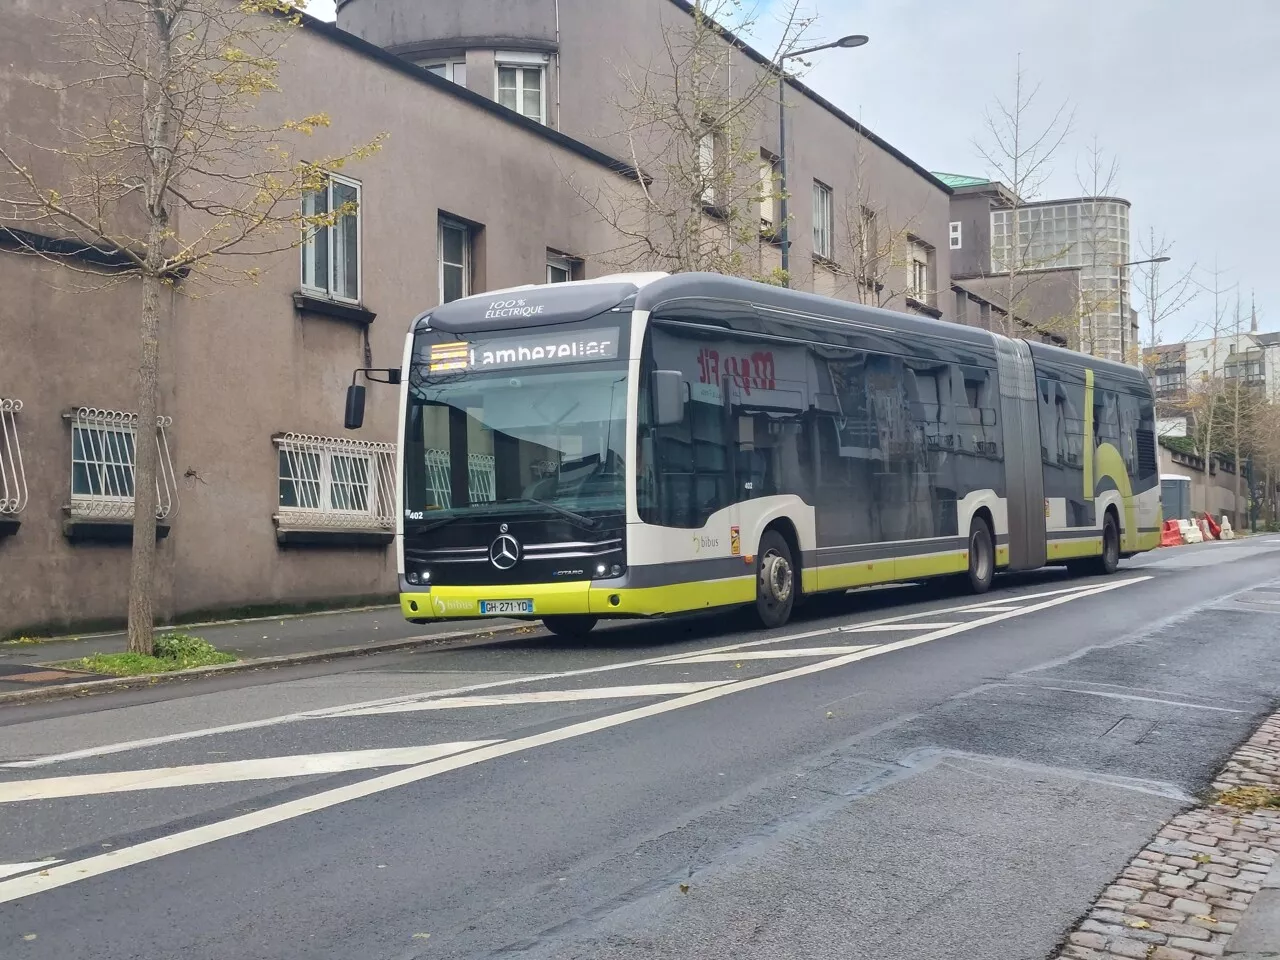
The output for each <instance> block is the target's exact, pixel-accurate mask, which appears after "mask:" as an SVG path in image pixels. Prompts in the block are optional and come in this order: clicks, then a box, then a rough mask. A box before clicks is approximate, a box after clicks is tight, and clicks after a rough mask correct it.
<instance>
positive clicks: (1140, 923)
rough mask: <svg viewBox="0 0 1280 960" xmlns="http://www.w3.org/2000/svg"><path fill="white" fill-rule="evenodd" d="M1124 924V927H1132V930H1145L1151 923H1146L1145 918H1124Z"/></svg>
mask: <svg viewBox="0 0 1280 960" xmlns="http://www.w3.org/2000/svg"><path fill="white" fill-rule="evenodd" d="M1124 925H1125V926H1126V927H1132V928H1133V929H1134V930H1146V929H1148V928H1149V927H1150V926H1151V924H1149V923H1147V921H1145V920H1126V921H1125V922H1124Z"/></svg>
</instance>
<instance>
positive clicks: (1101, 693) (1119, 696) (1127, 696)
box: [1034, 683, 1250, 713]
mask: <svg viewBox="0 0 1280 960" xmlns="http://www.w3.org/2000/svg"><path fill="white" fill-rule="evenodd" d="M1034 686H1037V687H1039V688H1040V689H1041V690H1055V691H1057V692H1058V693H1078V694H1081V695H1082V696H1086V697H1105V698H1106V699H1108V700H1138V701H1140V702H1142V703H1162V704H1165V705H1167V706H1170V707H1189V708H1191V709H1192V710H1209V711H1212V712H1214V713H1249V712H1250V711H1248V710H1233V709H1232V708H1231V707H1210V706H1206V705H1205V704H1203V703H1187V702H1186V701H1185V700H1165V699H1163V698H1161V697H1141V696H1138V694H1136V693H1111V692H1110V691H1106V690H1078V689H1076V688H1074V687H1050V686H1045V685H1043V684H1039V683H1037V684H1034Z"/></svg>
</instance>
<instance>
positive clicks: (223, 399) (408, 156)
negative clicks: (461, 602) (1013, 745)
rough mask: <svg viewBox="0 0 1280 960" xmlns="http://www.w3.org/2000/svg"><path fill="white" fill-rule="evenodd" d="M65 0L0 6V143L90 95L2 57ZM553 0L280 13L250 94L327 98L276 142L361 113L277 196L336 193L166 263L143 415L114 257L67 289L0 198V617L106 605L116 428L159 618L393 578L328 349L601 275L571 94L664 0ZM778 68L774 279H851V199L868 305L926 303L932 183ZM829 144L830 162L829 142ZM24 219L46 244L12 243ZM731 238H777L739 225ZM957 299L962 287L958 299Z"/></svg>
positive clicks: (578, 98)
mask: <svg viewBox="0 0 1280 960" xmlns="http://www.w3.org/2000/svg"><path fill="white" fill-rule="evenodd" d="M90 6H91V5H90V3H89V0H45V2H43V3H41V4H38V5H37V4H19V5H18V6H17V8H16V9H15V8H13V7H12V6H10V7H8V8H6V9H5V10H4V12H3V13H0V24H2V27H3V28H2V29H0V89H3V90H5V93H6V100H5V110H4V111H3V112H2V113H0V138H3V140H4V142H5V143H6V144H12V143H15V142H24V141H25V142H30V143H34V144H41V143H49V142H51V140H53V139H54V138H56V136H57V131H56V130H55V129H54V127H53V125H52V124H53V120H54V118H57V119H58V121H59V122H60V123H62V124H64V125H65V124H72V123H76V122H81V120H79V119H78V118H88V117H92V116H94V115H95V114H96V115H101V112H100V110H99V106H100V105H97V104H95V102H94V101H93V99H92V96H91V95H90V94H80V95H77V96H71V95H61V96H60V95H54V94H51V92H50V90H49V89H48V87H47V86H44V87H42V86H40V85H38V84H36V83H33V82H32V80H31V78H32V77H33V76H40V75H41V71H47V70H48V65H49V64H53V63H58V62H61V61H65V60H66V59H67V57H66V54H65V51H64V50H61V49H59V48H58V41H57V39H56V36H57V32H56V30H54V29H52V28H51V21H57V20H63V21H65V20H68V19H70V18H71V17H72V16H73V15H75V14H76V13H77V12H84V11H86V10H88V9H89V7H90ZM558 6H559V12H560V20H559V23H560V26H561V30H560V31H559V33H558V34H557V33H556V32H555V31H554V29H553V27H554V24H555V22H556V21H555V19H554V16H555V12H556V8H557V5H556V4H555V3H554V2H553V0H546V2H537V3H534V2H523V0H520V2H516V0H504V2H502V3H488V2H480V0H477V2H474V3H466V4H459V3H452V2H451V3H443V2H440V3H436V2H418V3H408V2H400V0H379V2H377V3H374V2H372V0H347V2H346V3H344V4H343V5H342V8H341V16H342V23H343V24H344V25H346V26H349V27H351V28H352V29H353V30H358V31H359V32H361V33H363V34H364V35H366V36H368V37H369V38H370V40H372V41H374V42H367V41H366V40H363V39H361V38H360V37H357V36H353V35H352V34H349V33H346V32H344V31H342V30H340V29H338V28H336V27H334V26H332V25H328V24H322V23H319V22H316V21H310V20H308V21H307V22H306V23H305V25H304V26H303V27H302V28H301V29H300V30H299V31H298V32H297V35H296V36H293V37H291V38H290V40H289V43H288V44H287V46H286V47H285V49H284V51H283V60H282V66H281V76H280V88H281V93H280V94H279V95H278V97H276V98H274V99H270V98H269V99H270V102H271V104H272V106H271V109H273V110H278V111H279V112H280V113H281V115H285V116H300V115H305V114H308V113H311V112H314V111H316V110H324V111H325V112H327V113H328V114H329V115H330V116H331V118H332V126H331V127H329V128H327V129H318V130H317V131H316V132H315V133H314V135H313V136H312V137H310V138H308V139H307V140H306V145H305V148H303V149H306V150H309V151H315V152H316V154H328V153H337V152H341V151H342V150H344V149H346V148H347V147H349V146H351V145H353V144H359V143H367V142H369V141H371V140H372V139H374V138H375V137H377V136H378V135H379V134H382V133H390V136H389V138H388V139H387V140H386V142H385V145H384V147H383V149H382V150H381V152H379V153H377V154H376V155H374V156H373V157H371V158H369V159H366V160H363V161H360V162H358V163H354V164H351V165H349V166H348V167H347V168H345V169H344V170H343V171H342V175H341V176H334V177H333V178H331V181H330V182H329V184H328V185H327V187H326V189H325V190H324V191H321V192H320V193H318V194H316V195H314V196H311V197H309V198H308V199H307V201H306V203H307V204H308V205H309V206H308V209H309V210H319V209H338V208H339V207H341V206H342V205H343V204H345V203H348V202H351V203H353V204H354V205H355V212H353V213H350V214H348V215H345V216H343V217H341V218H339V220H338V222H337V223H335V224H334V226H333V227H332V228H330V229H327V230H325V231H322V232H321V233H320V234H319V235H318V236H317V237H315V238H314V239H313V240H311V241H310V242H308V243H307V244H306V245H304V247H303V249H302V250H301V251H299V250H290V251H286V252H284V253H280V254H272V255H270V256H267V257H264V258H263V259H262V261H261V262H260V263H259V264H257V266H259V267H260V269H261V274H260V276H259V277H258V279H257V282H256V283H255V284H242V285H236V286H232V287H228V288H222V289H217V290H200V289H199V288H198V287H196V286H194V285H193V286H191V287H190V291H188V289H186V288H184V287H183V286H182V284H179V287H178V289H177V290H175V292H174V294H173V295H172V296H171V297H170V298H169V299H168V300H167V301H166V303H165V304H164V305H163V317H162V328H161V336H160V342H161V374H160V414H161V415H160V417H159V419H158V421H157V423H156V424H154V425H152V424H149V423H148V424H141V423H139V422H138V418H137V416H136V415H135V414H134V413H133V412H132V411H133V410H134V408H135V397H136V388H135V385H134V371H135V370H136V364H137V353H138V324H137V317H138V312H139V303H140V294H139V291H138V287H137V285H136V282H125V283H119V284H110V285H107V286H105V287H102V286H101V285H94V284H90V286H91V287H93V289H90V290H88V291H87V292H86V291H85V289H84V284H82V283H79V282H77V279H76V278H81V279H83V277H84V274H74V273H72V272H70V271H68V269H67V266H68V265H70V266H73V267H75V268H77V269H79V270H82V271H89V274H90V277H92V274H93V273H94V272H97V273H99V274H100V275H101V276H102V277H104V278H107V279H110V278H111V277H112V276H114V274H113V273H112V271H114V270H116V269H118V268H119V266H120V264H119V261H118V259H113V257H112V255H111V252H110V251H105V252H103V251H94V250H86V249H85V248H84V247H83V246H74V245H68V244H61V245H60V243H59V241H60V239H62V238H59V237H56V236H52V237H50V236H43V235H40V234H39V233H38V232H34V233H22V232H21V231H19V230H17V229H6V228H14V227H15V226H17V225H16V224H15V223H13V222H12V221H11V222H7V223H6V222H3V221H0V289H3V290H4V291H5V296H4V297H3V298H0V583H2V584H3V586H2V588H0V592H2V596H0V636H5V635H9V634H13V633H20V632H37V631H56V630H64V629H72V628H82V627H84V626H87V625H92V624H102V623H107V622H118V621H119V620H120V619H121V618H122V616H123V612H124V609H125V603H124V597H125V593H126V588H127V581H128V568H129V556H128V554H129V547H128V544H129V540H130V537H131V524H130V521H131V518H132V515H133V502H132V501H133V468H132V463H133V451H134V450H135V449H136V445H137V444H138V443H152V442H154V443H156V444H157V449H158V451H159V454H160V462H161V476H160V479H159V485H158V486H159V493H160V509H159V511H158V513H159V531H158V532H159V535H160V538H161V539H160V547H159V550H160V554H159V571H160V572H159V574H158V586H157V591H158V613H159V614H160V615H161V616H163V617H165V618H175V617H179V616H189V615H193V614H197V613H212V612H216V611H227V610H241V611H243V610H246V609H251V608H258V607H263V608H278V607H280V606H282V605H289V606H298V605H304V604H311V603H314V604H326V605H328V604H337V603H340V602H343V601H351V600H356V599H368V598H373V597H380V596H386V595H389V594H391V593H393V592H394V590H395V587H396V583H395V574H394V569H395V562H394V554H393V552H392V550H391V549H390V543H391V540H392V531H393V529H394V511H393V504H394V489H395V483H396V479H395V476H394V471H393V470H392V468H391V463H392V462H393V459H392V456H391V454H392V451H393V449H394V444H395V443H396V440H397V437H396V424H397V403H396V399H397V398H396V396H395V392H394V391H393V390H391V389H389V388H383V389H381V390H379V389H378V388H377V387H373V388H371V390H370V394H369V412H368V417H367V420H366V426H365V429H364V430H363V431H362V432H361V433H360V434H359V435H358V437H359V438H358V439H356V438H355V437H354V436H353V435H349V434H344V433H343V431H342V429H341V424H342V403H343V393H344V389H345V387H346V385H347V384H348V383H349V382H350V380H351V375H352V371H353V370H354V369H355V368H358V367H365V366H370V365H386V366H392V365H397V364H398V361H399V358H400V357H401V353H402V347H403V338H404V334H405V332H406V331H407V329H408V324H409V322H410V321H411V320H412V318H414V317H415V316H416V315H418V314H420V313H421V312H422V311H423V310H425V309H428V308H430V307H431V306H434V305H436V304H438V303H440V302H442V301H445V300H451V299H454V298H456V297H458V296H463V295H466V294H468V293H474V292H480V291H483V290H489V289H498V288H503V287H509V286H514V285H518V284H524V283H536V282H544V281H560V280H565V279H575V278H580V277H594V276H600V275H603V274H606V273H609V272H612V270H613V265H612V264H610V263H609V262H608V258H607V252H608V251H610V250H612V249H615V248H616V247H617V245H618V235H617V231H616V229H615V227H614V225H611V224H609V223H606V222H603V221H602V220H601V219H600V218H599V217H598V216H595V215H594V214H593V212H592V210H591V209H590V207H589V206H588V205H587V204H586V203H584V199H583V198H584V194H586V193H589V192H590V191H593V190H599V189H608V190H609V191H611V193H612V194H613V195H616V196H621V197H627V196H631V197H632V198H633V199H634V200H635V202H636V203H637V204H639V203H640V201H641V197H640V193H639V191H640V189H641V186H640V181H639V179H638V172H637V170H636V168H635V166H634V165H633V161H634V160H635V158H634V157H631V156H629V155H628V153H627V152H625V151H622V150H616V149H615V148H616V147H617V146H618V141H617V139H616V138H612V137H610V136H609V134H608V130H609V129H610V123H611V122H612V121H611V118H610V115H608V114H606V113H602V112H600V111H601V107H600V104H601V102H603V100H604V98H606V97H607V96H608V94H609V90H608V85H609V83H610V82H612V81H610V80H609V77H610V76H611V75H612V76H614V77H616V76H617V74H616V73H613V74H610V72H609V70H608V69H606V65H607V64H608V62H610V61H619V62H620V61H621V60H623V59H624V58H631V59H632V60H634V59H636V58H639V59H644V58H645V57H650V58H652V57H655V56H658V55H659V54H660V52H661V50H662V46H661V44H662V38H663V36H664V33H663V30H664V29H665V28H666V27H668V26H671V25H675V26H678V25H679V23H680V21H679V19H678V18H679V17H686V18H687V17H688V10H687V6H686V5H684V4H682V3H679V2H676V0H644V2H641V3H633V2H629V0H627V2H624V0H597V2H596V3H594V4H590V3H586V2H580V0H560V3H559V5H558ZM379 11H381V14H379ZM357 14H358V15H359V17H362V18H364V19H363V20H362V19H359V18H358V17H357ZM673 18H675V19H673ZM393 27H394V28H395V31H398V32H397V33H396V35H395V36H392V35H391V33H384V34H379V33H377V30H376V29H375V28H377V29H381V30H384V31H390V30H391V29H392V28H393ZM397 38H398V39H397ZM405 44H408V45H409V47H403V45H405ZM414 45H416V49H411V48H413V47H414ZM384 46H385V47H387V48H390V51H393V52H389V50H388V49H383V47H384ZM400 53H404V54H405V55H406V56H400ZM732 56H733V57H734V58H735V59H734V60H733V63H734V70H735V71H738V70H739V66H740V67H741V69H742V70H746V69H761V64H760V63H759V59H760V58H759V56H758V55H756V54H754V53H753V52H752V51H750V50H749V49H747V48H745V47H741V46H738V47H734V48H733V54H732ZM406 57H409V59H406ZM415 61H416V62H415ZM735 75H739V76H740V75H741V74H740V73H737V74H735ZM788 95H789V96H790V97H791V106H790V107H789V113H788V116H789V119H790V121H791V123H792V130H793V131H794V132H793V135H792V136H793V137H794V141H791V138H789V141H790V142H789V144H788V159H789V162H790V164H791V173H790V181H789V182H790V192H791V193H792V195H793V197H796V198H800V197H805V196H806V195H811V196H812V198H813V203H812V204H810V203H808V202H801V201H800V200H799V199H797V200H796V201H795V202H794V203H793V210H794V213H795V223H794V225H793V229H792V238H793V247H792V260H793V265H795V266H793V275H794V276H793V285H795V286H797V287H801V288H807V289H814V290H817V291H819V292H826V293H829V294H834V295H835V296H841V297H846V298H849V299H861V298H863V297H864V296H866V293H867V287H868V285H867V284H866V283H865V282H863V281H864V278H860V277H858V276H856V275H855V271H852V270H850V269H849V268H848V263H849V262H850V259H849V258H851V257H852V256H853V253H852V251H851V249H850V247H851V241H852V239H853V238H852V237H850V236H848V235H847V234H845V233H842V231H841V230H840V229H839V228H838V224H839V223H840V221H839V219H838V218H839V217H840V215H841V214H840V211H842V210H847V209H849V208H850V207H853V208H854V212H855V214H857V215H858V216H859V217H860V216H861V214H862V213H863V209H862V208H864V207H865V208H866V212H869V213H871V214H872V215H873V216H872V219H878V221H879V224H880V225H882V226H883V229H884V230H885V231H886V232H891V233H892V234H893V235H894V236H896V237H899V238H900V239H901V241H902V242H901V244H900V246H899V248H898V252H897V254H896V255H895V259H894V262H893V272H892V274H885V275H884V278H883V279H884V282H885V283H887V284H890V285H891V289H889V290H888V291H887V293H888V294H889V295H888V296H886V297H885V298H884V300H883V303H884V305H887V306H890V307H894V308H897V309H901V310H909V311H913V312H921V313H929V314H931V315H950V314H951V313H952V310H953V309H954V304H955V300H954V295H955V293H956V291H955V289H954V288H953V287H952V286H951V285H950V283H949V280H948V278H949V277H950V272H951V271H950V264H949V259H948V258H949V253H950V251H949V248H948V244H947V230H948V222H949V221H948V218H949V215H950V214H949V209H950V193H949V188H948V187H947V186H946V185H945V184H942V183H941V182H940V181H938V180H937V179H936V178H934V177H932V176H931V175H930V174H929V173H928V172H927V171H926V170H924V169H923V168H921V167H920V166H919V165H917V164H915V163H914V162H912V161H911V160H909V159H908V158H906V157H904V156H902V155H901V154H900V153H898V152H897V151H895V150H894V149H893V148H892V147H891V146H890V145H888V144H885V143H883V142H882V141H880V140H879V139H878V138H876V137H875V136H874V135H873V134H871V133H870V132H869V131H866V130H865V129H863V128H861V127H860V126H858V125H857V124H856V123H854V122H853V121H852V120H851V119H850V118H848V117H847V116H845V115H844V114H842V113H840V111H838V110H836V109H835V108H834V107H832V106H831V105H830V104H827V103H826V102H825V101H824V100H822V98H821V97H819V96H818V95H817V94H816V93H814V92H813V91H809V90H807V88H804V87H803V86H802V85H800V84H798V83H797V84H792V85H791V88H790V89H789V92H788ZM776 121H777V116H776V112H775V113H774V115H773V116H772V117H769V116H767V115H766V116H764V117H763V118H762V120H761V123H760V131H759V136H760V144H759V149H760V150H761V151H762V154H761V156H762V157H765V156H767V155H776V153H777V152H778V144H777V140H776V129H777V127H776ZM83 122H85V123H88V122H89V120H87V119H84V120H83ZM858 151H860V152H861V154H862V157H863V161H862V162H861V163H860V164H858V165H857V166H856V168H855V166H854V165H852V164H850V163H846V162H845V161H846V160H847V158H849V157H851V156H853V155H854V154H855V152H858ZM31 167H32V170H33V172H34V173H35V175H36V177H37V179H49V180H53V181H56V179H57V176H58V172H57V170H56V169H55V168H52V167H50V166H49V165H48V162H47V157H45V158H43V159H42V156H41V155H39V154H36V153H33V154H32V158H31ZM10 186H11V185H10V184H7V183H0V196H2V195H3V194H4V192H5V190H6V189H7V188H9V187H10ZM628 191H631V193H630V194H628ZM764 212H766V211H762V214H763V213H764ZM2 215H3V214H0V216H2ZM858 222H860V223H861V222H863V221H862V220H859V221H858ZM25 229H26V230H32V229H33V228H32V227H31V225H25ZM33 246H40V247H42V248H44V249H45V250H46V252H47V253H49V254H51V255H55V257H54V258H55V259H57V258H58V257H61V258H63V259H65V260H66V263H65V264H59V263H55V262H50V260H49V259H43V258H39V257H33V256H30V255H29V254H30V250H31V248H32V247H33ZM760 257H761V262H762V265H766V266H767V264H768V263H769V262H770V258H776V257H777V247H776V243H774V242H771V239H770V235H769V233H768V231H762V238H761V242H760ZM939 287H941V288H942V291H943V293H942V294H940V292H939ZM188 292H200V293H201V294H202V295H201V296H198V297H192V296H188V295H187V293H188ZM885 293H886V291H884V290H881V291H877V296H881V295H883V294H885ZM984 302H985V301H984V300H983V298H982V296H981V295H980V294H979V293H972V294H966V303H971V304H973V305H974V307H973V310H974V311H975V312H974V314H972V315H971V316H975V317H977V318H978V322H981V315H982V307H981V304H982V303H984ZM986 309H987V316H990V315H991V313H992V310H994V311H995V312H996V313H998V312H999V310H1000V308H999V306H998V305H997V306H995V307H994V308H993V307H992V305H991V304H990V303H987V308H986ZM969 322H973V320H969Z"/></svg>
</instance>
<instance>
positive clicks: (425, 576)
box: [404, 570, 431, 586]
mask: <svg viewBox="0 0 1280 960" xmlns="http://www.w3.org/2000/svg"><path fill="white" fill-rule="evenodd" d="M404 578H405V579H406V580H408V581H409V582H410V583H412V584H414V585H415V586H416V585H418V584H423V585H425V584H428V583H430V582H431V571H430V570H423V571H421V572H419V571H417V570H410V571H409V572H408V573H406V574H405V575H404Z"/></svg>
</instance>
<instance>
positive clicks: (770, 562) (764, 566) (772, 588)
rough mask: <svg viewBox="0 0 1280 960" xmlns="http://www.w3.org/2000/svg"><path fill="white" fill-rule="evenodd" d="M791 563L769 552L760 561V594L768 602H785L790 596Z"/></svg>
mask: <svg viewBox="0 0 1280 960" xmlns="http://www.w3.org/2000/svg"><path fill="white" fill-rule="evenodd" d="M791 589H792V573H791V564H790V563H788V562H787V560H786V558H785V557H781V556H779V555H778V554H776V553H773V552H770V553H767V554H765V556H764V558H763V559H762V560H761V561H760V595H761V596H762V597H764V598H765V600H767V601H768V602H769V603H773V604H780V603H786V602H787V600H788V599H790V597H791Z"/></svg>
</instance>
